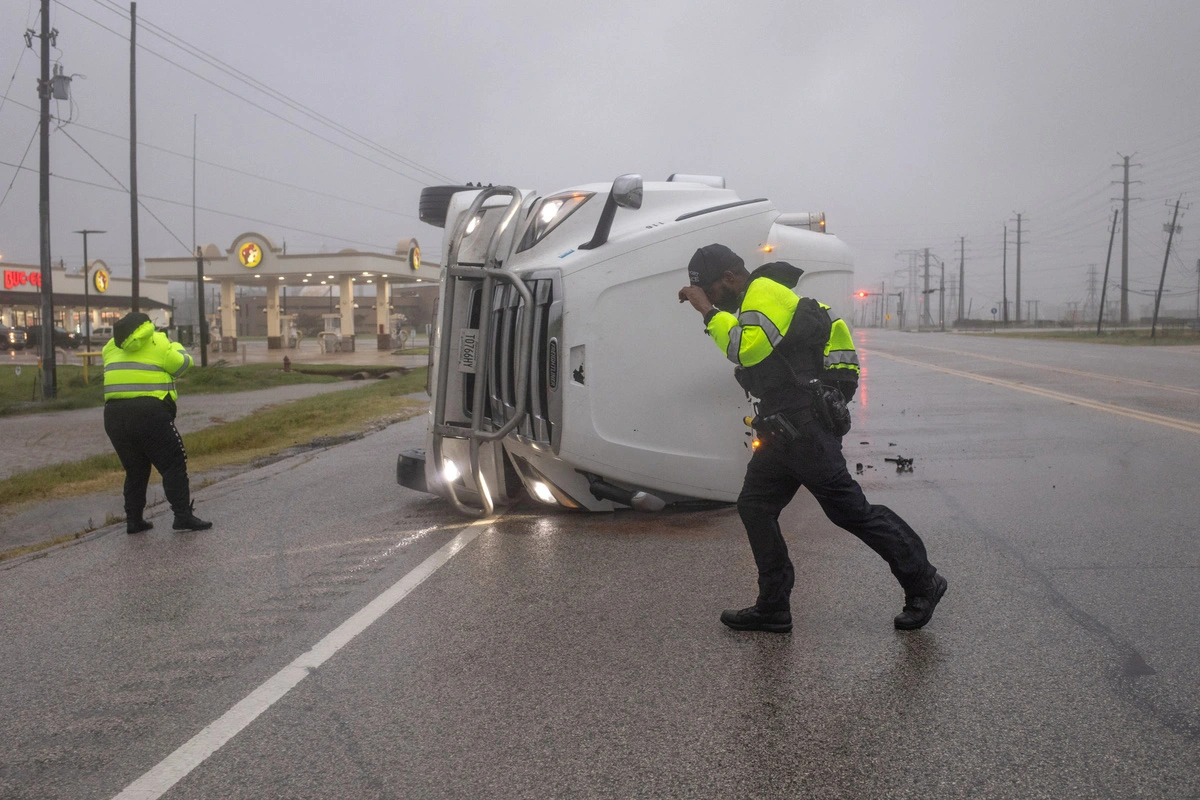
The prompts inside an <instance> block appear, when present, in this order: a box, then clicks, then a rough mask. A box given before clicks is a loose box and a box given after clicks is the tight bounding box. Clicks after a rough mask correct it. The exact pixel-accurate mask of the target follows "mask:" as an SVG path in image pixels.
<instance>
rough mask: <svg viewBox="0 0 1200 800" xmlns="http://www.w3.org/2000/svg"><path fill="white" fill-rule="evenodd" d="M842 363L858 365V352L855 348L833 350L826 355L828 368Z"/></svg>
mask: <svg viewBox="0 0 1200 800" xmlns="http://www.w3.org/2000/svg"><path fill="white" fill-rule="evenodd" d="M842 364H847V365H853V366H855V367H857V366H858V353H856V352H854V351H853V350H831V351H830V352H829V355H827V356H825V366H826V368H829V367H834V366H838V365H842Z"/></svg>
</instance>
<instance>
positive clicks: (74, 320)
mask: <svg viewBox="0 0 1200 800" xmlns="http://www.w3.org/2000/svg"><path fill="white" fill-rule="evenodd" d="M0 273H2V274H3V277H4V288H3V290H0V323H3V324H4V325H7V326H11V327H27V326H29V325H36V324H39V323H40V322H41V314H42V268H41V267H40V266H38V265H37V264H9V263H3V262H0ZM50 281H51V283H52V284H53V287H52V288H53V302H54V324H55V325H61V326H62V327H63V328H64V329H65V330H68V331H75V332H79V333H84V332H85V331H84V322H85V320H86V319H87V317H88V316H89V315H90V316H91V323H92V324H91V329H92V330H95V329H96V326H97V325H111V324H112V323H113V322H115V321H116V320H118V319H120V318H121V317H123V316H124V315H125V314H127V313H129V310H130V309H131V308H133V281H132V279H130V278H116V277H113V276H112V275H111V274H110V273H109V270H108V266H107V265H106V264H105V263H104V262H103V261H101V260H100V259H94V260H93V261H92V262H91V264H90V265H89V267H88V275H87V278H86V279H85V278H84V274H83V271H82V270H79V271H76V272H72V271H68V270H67V269H66V268H65V267H63V266H57V267H51V268H50ZM138 295H139V297H140V303H139V307H140V308H141V310H142V311H145V312H146V313H148V314H149V315H150V317H151V319H154V320H155V324H156V325H160V326H165V325H166V324H167V312H168V311H170V308H171V306H170V301H169V298H168V294H167V284H166V281H155V280H142V281H139V282H138ZM85 308H86V309H87V311H88V313H87V314H85V313H84V309H85Z"/></svg>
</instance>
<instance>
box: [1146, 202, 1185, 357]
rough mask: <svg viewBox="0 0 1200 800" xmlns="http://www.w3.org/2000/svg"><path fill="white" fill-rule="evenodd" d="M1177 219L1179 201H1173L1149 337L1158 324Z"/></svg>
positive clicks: (1153, 333)
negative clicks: (1172, 210) (1169, 227)
mask: <svg viewBox="0 0 1200 800" xmlns="http://www.w3.org/2000/svg"><path fill="white" fill-rule="evenodd" d="M1178 221H1179V201H1178V200H1176V201H1175V213H1174V214H1173V215H1172V216H1171V229H1170V233H1168V234H1167V252H1166V255H1164V256H1163V268H1162V275H1161V276H1160V277H1159V279H1158V293H1157V294H1156V295H1154V319H1152V320H1151V321H1150V338H1151V339H1153V338H1155V331H1154V329H1155V328H1156V327H1157V326H1158V307H1159V304H1161V303H1162V294H1163V283H1165V282H1166V280H1167V261H1168V260H1169V259H1170V258H1171V242H1173V241H1174V240H1175V223H1176V222H1178Z"/></svg>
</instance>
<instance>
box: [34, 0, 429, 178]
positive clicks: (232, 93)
mask: <svg viewBox="0 0 1200 800" xmlns="http://www.w3.org/2000/svg"><path fill="white" fill-rule="evenodd" d="M56 2H57V4H58V5H59V6H62V7H63V8H65V9H67V10H68V11H70V12H71V13H73V14H78V15H79V16H80V17H82V18H84V19H86V20H87V21H88V22H90V23H92V24H93V25H96V26H97V27H100V28H103V29H104V30H106V31H108V32H109V33H111V34H113V35H114V36H116V37H118V38H120V39H122V40H124V41H129V37H128V36H124V35H122V34H121V33H119V32H117V31H115V30H113V29H112V28H110V27H108V26H107V25H105V24H104V23H102V22H98V21H96V20H94V19H92V18H91V17H89V16H88V15H87V14H84V13H82V12H80V11H76V10H75V9H73V8H71V7H70V6H68V5H65V4H64V3H63V2H62V0H56ZM137 47H138V49H139V50H143V51H145V52H147V53H149V54H150V55H152V56H154V57H155V58H159V59H161V60H163V61H165V62H167V63H168V64H171V65H172V66H174V67H176V68H178V69H181V70H183V71H184V72H186V73H188V74H189V75H191V76H193V77H195V78H197V79H199V80H202V81H204V82H205V83H207V84H209V85H210V86H213V87H214V88H216V89H219V90H220V91H222V92H225V93H226V94H228V95H230V96H232V97H236V98H237V99H238V100H241V101H242V102H243V103H246V104H247V105H251V106H254V108H256V109H258V110H259V111H260V112H262V113H264V114H267V115H269V116H272V117H275V118H276V119H278V120H280V121H281V122H284V123H286V124H288V125H291V126H292V127H294V128H298V129H300V130H302V131H304V132H305V133H307V134H308V135H309V136H313V137H316V138H317V139H320V140H321V141H323V142H325V143H326V144H330V145H333V146H334V147H336V148H338V149H339V150H343V151H345V152H347V153H349V154H350V155H352V156H355V157H356V158H360V159H362V160H363V161H366V162H367V163H369V164H374V165H375V166H377V167H379V168H380V169H386V170H387V171H388V172H391V173H393V174H395V175H399V176H400V177H402V178H407V179H408V180H410V181H412V182H413V183H416V184H420V185H424V184H425V183H426V182H427V181H425V180H423V179H421V178H417V177H414V176H412V175H409V174H408V173H406V172H401V171H400V170H398V169H395V168H393V167H390V166H388V165H387V164H382V163H380V162H378V161H375V160H374V159H371V158H368V157H367V156H365V155H363V154H362V153H360V152H358V151H357V150H353V149H351V148H349V147H346V146H345V145H343V144H339V143H338V142H335V141H334V140H332V139H330V138H328V137H326V136H322V135H321V134H319V133H317V132H316V131H313V130H311V129H309V128H306V127H304V126H303V125H301V124H300V123H298V122H295V121H294V120H290V119H288V118H287V117H285V116H283V115H282V114H279V113H276V112H275V111H272V110H270V109H268V108H264V107H263V106H262V105H260V104H258V103H255V102H254V101H253V100H250V99H249V98H246V97H243V96H242V95H240V94H238V93H237V92H235V91H233V90H232V89H229V88H227V87H225V86H222V85H221V84H219V83H217V82H216V81H214V80H212V79H211V78H206V77H205V76H203V75H201V74H200V73H198V72H196V71H195V70H192V69H189V68H188V67H185V66H183V65H182V64H180V63H179V62H177V61H172V60H171V59H169V58H167V57H166V56H164V55H162V54H160V53H156V52H155V51H153V50H151V49H150V48H148V47H146V46H145V45H140V44H139V45H138V46H137Z"/></svg>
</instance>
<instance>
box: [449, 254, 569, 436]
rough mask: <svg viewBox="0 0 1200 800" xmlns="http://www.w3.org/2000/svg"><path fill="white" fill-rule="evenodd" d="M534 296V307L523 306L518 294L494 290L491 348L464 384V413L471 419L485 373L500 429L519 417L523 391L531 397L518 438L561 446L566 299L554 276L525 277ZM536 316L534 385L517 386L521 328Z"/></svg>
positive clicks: (475, 302) (487, 400)
mask: <svg viewBox="0 0 1200 800" xmlns="http://www.w3.org/2000/svg"><path fill="white" fill-rule="evenodd" d="M525 285H526V286H528V287H529V292H530V294H531V295H533V308H532V309H528V308H526V307H524V306H523V305H522V304H521V297H520V295H519V294H517V290H516V289H515V288H513V287H512V286H510V285H508V284H507V283H499V284H497V285H496V287H495V288H494V289H493V291H492V297H491V304H492V320H491V325H492V330H491V347H490V348H489V351H490V352H489V353H488V354H487V358H486V360H485V361H483V362H481V363H480V365H479V368H478V371H477V373H476V374H475V375H467V376H466V380H465V381H463V411H464V413H465V414H466V415H467V417H471V416H472V415H473V413H474V409H473V408H472V404H473V398H474V391H475V381H476V380H478V379H479V377H480V375H483V377H484V379H485V380H486V381H487V385H486V387H485V391H484V409H483V413H484V415H485V416H486V417H487V418H488V419H489V420H490V421H491V422H492V424H493V425H494V426H495V427H497V428H498V427H500V426H501V425H504V424H505V423H506V422H508V421H509V420H511V419H512V418H513V415H514V413H515V412H516V406H517V401H518V400H519V397H520V396H519V395H518V392H525V393H527V394H526V399H527V402H526V413H525V415H524V417H523V419H521V421H520V422H519V423H518V424H517V428H516V434H518V435H520V436H522V437H524V438H526V439H530V440H532V441H534V442H537V443H539V444H544V445H557V440H558V433H559V431H558V423H559V420H560V419H561V401H560V399H559V386H560V381H559V360H560V353H559V348H560V340H561V338H562V310H561V306H562V303H561V298H560V297H559V296H558V295H559V292H558V291H557V289H558V285H557V280H556V279H555V277H554V276H551V275H548V274H546V275H543V274H541V273H538V274H535V275H533V276H531V277H528V278H526V279H525ZM480 293H481V291H480V289H478V288H476V289H474V290H473V291H472V294H471V313H470V325H471V327H478V326H479V321H480V319H481V316H482V314H481V313H480V312H481V297H480ZM529 313H532V314H533V336H532V342H531V346H530V350H531V352H530V354H529V356H530V366H529V381H528V384H527V385H526V386H518V385H517V366H518V360H517V359H518V353H517V349H518V347H519V344H520V343H519V339H520V326H521V323H522V321H523V318H524V316H525V314H529Z"/></svg>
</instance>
